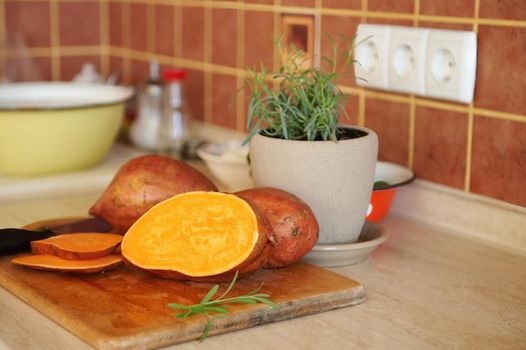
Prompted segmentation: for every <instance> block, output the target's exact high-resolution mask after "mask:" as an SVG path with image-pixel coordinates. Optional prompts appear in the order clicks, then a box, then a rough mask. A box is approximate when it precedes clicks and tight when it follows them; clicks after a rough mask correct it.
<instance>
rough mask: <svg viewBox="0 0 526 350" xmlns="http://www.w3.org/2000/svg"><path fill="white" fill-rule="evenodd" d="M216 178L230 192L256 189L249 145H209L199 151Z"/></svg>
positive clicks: (238, 142)
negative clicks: (252, 174) (249, 158)
mask: <svg viewBox="0 0 526 350" xmlns="http://www.w3.org/2000/svg"><path fill="white" fill-rule="evenodd" d="M197 155H198V156H199V158H201V159H202V160H203V161H204V162H205V164H206V166H207V167H208V169H210V172H211V173H212V175H213V176H214V178H215V179H216V180H217V181H218V182H219V184H220V185H222V186H224V187H225V190H228V191H232V192H234V191H239V190H244V189H247V188H251V187H254V182H253V181H252V177H251V176H250V166H249V163H248V145H247V146H243V145H242V144H241V141H229V142H223V143H207V144H204V145H202V146H200V147H199V148H198V149H197Z"/></svg>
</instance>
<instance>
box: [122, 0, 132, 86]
mask: <svg viewBox="0 0 526 350" xmlns="http://www.w3.org/2000/svg"><path fill="white" fill-rule="evenodd" d="M130 6H131V5H130V2H129V1H126V2H124V1H123V2H121V21H122V22H121V31H122V32H121V36H122V44H123V46H124V47H130V25H131V24H130ZM121 57H122V70H123V78H124V79H123V80H124V82H126V83H129V82H130V81H131V59H130V57H129V55H122V56H121Z"/></svg>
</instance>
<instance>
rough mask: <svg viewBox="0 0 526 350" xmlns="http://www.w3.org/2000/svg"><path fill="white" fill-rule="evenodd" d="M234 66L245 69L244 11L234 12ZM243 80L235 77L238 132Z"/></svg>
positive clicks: (242, 124)
mask: <svg viewBox="0 0 526 350" xmlns="http://www.w3.org/2000/svg"><path fill="white" fill-rule="evenodd" d="M236 26H237V31H236V41H237V44H236V46H237V52H236V64H237V68H240V69H244V68H245V10H243V9H242V10H237V11H236ZM243 83H244V80H243V78H242V77H240V76H238V75H236V87H237V91H238V93H237V95H236V129H237V130H238V131H244V130H245V98H244V96H245V95H244V92H245V91H244V90H242V89H243Z"/></svg>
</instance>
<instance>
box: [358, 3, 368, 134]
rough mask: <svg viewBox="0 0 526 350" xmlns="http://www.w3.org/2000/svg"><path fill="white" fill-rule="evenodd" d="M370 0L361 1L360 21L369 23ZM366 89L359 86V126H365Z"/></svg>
mask: <svg viewBox="0 0 526 350" xmlns="http://www.w3.org/2000/svg"><path fill="white" fill-rule="evenodd" d="M367 1H368V0H361V2H360V11H361V15H360V22H361V23H367V8H368V7H369V3H368V2H367ZM365 94H366V90H365V89H364V88H359V90H358V126H361V127H365V113H366V97H365Z"/></svg>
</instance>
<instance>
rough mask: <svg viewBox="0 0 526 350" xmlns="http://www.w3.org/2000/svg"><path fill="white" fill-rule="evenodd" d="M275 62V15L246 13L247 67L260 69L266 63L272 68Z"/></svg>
mask: <svg viewBox="0 0 526 350" xmlns="http://www.w3.org/2000/svg"><path fill="white" fill-rule="evenodd" d="M273 60H274V14H272V13H270V12H254V11H246V12H245V65H246V66H247V67H253V68H254V67H259V64H260V63H264V64H265V65H266V66H267V67H270V68H272V62H273Z"/></svg>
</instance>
